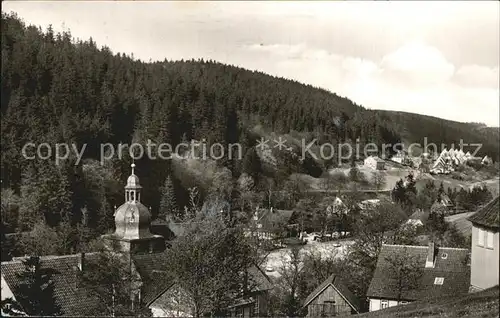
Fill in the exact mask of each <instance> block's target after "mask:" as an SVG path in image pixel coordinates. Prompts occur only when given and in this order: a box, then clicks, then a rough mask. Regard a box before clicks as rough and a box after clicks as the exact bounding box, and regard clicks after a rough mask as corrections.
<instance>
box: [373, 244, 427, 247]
mask: <svg viewBox="0 0 500 318" xmlns="http://www.w3.org/2000/svg"><path fill="white" fill-rule="evenodd" d="M382 246H397V247H416V248H429V246H427V245H403V244H382Z"/></svg>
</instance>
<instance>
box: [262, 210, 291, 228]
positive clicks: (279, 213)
mask: <svg viewBox="0 0 500 318" xmlns="http://www.w3.org/2000/svg"><path fill="white" fill-rule="evenodd" d="M258 212H259V220H258V221H257V223H259V224H262V228H261V230H264V231H273V230H275V229H276V228H278V227H280V226H286V225H287V224H288V222H289V221H290V219H291V217H292V215H293V210H278V209H259V210H258ZM254 222H255V221H254Z"/></svg>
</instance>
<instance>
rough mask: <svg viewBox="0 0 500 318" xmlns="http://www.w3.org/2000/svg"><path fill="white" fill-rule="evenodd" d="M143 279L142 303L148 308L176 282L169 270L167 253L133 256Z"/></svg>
mask: <svg viewBox="0 0 500 318" xmlns="http://www.w3.org/2000/svg"><path fill="white" fill-rule="evenodd" d="M132 260H133V262H134V265H135V267H136V269H137V271H138V272H139V275H140V276H141V279H142V283H143V284H142V290H141V301H142V303H144V304H145V305H146V306H148V305H149V304H151V303H152V302H153V301H155V300H156V299H157V298H158V297H159V296H160V295H161V294H162V293H163V292H164V291H165V290H167V289H168V288H170V287H171V286H172V285H173V284H174V282H173V279H172V277H171V275H170V274H169V273H168V268H167V265H166V264H167V252H166V251H164V252H162V253H153V254H135V255H132Z"/></svg>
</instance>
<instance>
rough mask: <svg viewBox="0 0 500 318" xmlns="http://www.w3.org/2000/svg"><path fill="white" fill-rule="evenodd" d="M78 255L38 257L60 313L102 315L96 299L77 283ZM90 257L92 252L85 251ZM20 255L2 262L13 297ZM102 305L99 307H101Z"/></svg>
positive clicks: (67, 314)
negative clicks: (46, 274)
mask: <svg viewBox="0 0 500 318" xmlns="http://www.w3.org/2000/svg"><path fill="white" fill-rule="evenodd" d="M79 257H80V254H76V255H64V256H42V257H40V263H41V269H42V270H46V271H47V272H50V274H51V280H52V281H53V282H54V298H55V302H56V304H58V305H59V306H60V307H61V311H62V314H63V315H64V316H79V317H83V316H99V315H101V314H102V310H100V309H99V308H100V306H102V305H103V304H102V302H101V301H100V299H98V298H96V297H95V296H93V295H92V293H91V292H90V291H89V290H88V289H87V288H85V287H83V286H82V285H81V284H78V279H79V278H78V272H79V269H78V263H79ZM85 257H86V258H92V254H86V256H85ZM23 260H24V258H17V259H15V260H12V261H8V262H2V276H3V277H4V279H5V281H6V282H7V284H8V285H9V288H10V289H11V290H12V292H13V293H14V296H16V292H15V289H16V288H17V286H19V284H20V279H19V277H18V276H17V274H19V273H22V272H23V271H24V269H25V267H24V264H23V262H22V261H23ZM21 306H22V304H21ZM101 308H102V307H101Z"/></svg>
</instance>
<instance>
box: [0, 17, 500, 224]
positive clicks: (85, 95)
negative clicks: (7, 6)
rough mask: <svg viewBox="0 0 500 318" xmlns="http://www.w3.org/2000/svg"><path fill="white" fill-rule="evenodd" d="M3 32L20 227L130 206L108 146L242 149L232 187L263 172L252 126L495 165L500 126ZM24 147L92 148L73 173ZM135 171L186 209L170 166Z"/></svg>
mask: <svg viewBox="0 0 500 318" xmlns="http://www.w3.org/2000/svg"><path fill="white" fill-rule="evenodd" d="M1 30H2V31H1V32H2V35H1V36H2V71H1V72H2V74H1V76H2V77H1V78H2V83H1V86H2V87H1V114H2V118H1V156H2V157H1V179H2V189H9V191H12V195H13V196H15V197H16V198H20V200H21V203H20V204H19V209H20V211H19V215H20V219H19V220H18V223H19V226H18V227H17V229H18V230H29V229H30V227H31V226H32V225H33V223H35V221H36V219H37V218H40V217H42V216H43V217H45V221H46V222H47V223H48V224H49V225H57V224H59V223H60V222H61V221H62V220H68V221H70V222H72V223H80V222H81V221H82V219H85V223H87V224H88V225H89V227H90V228H94V227H100V229H99V230H100V231H105V230H106V229H107V227H108V226H110V225H111V223H110V222H112V220H110V215H112V212H110V211H111V210H112V207H113V206H114V205H119V204H121V203H122V201H123V192H122V187H123V184H124V182H125V180H126V177H127V176H128V174H129V173H130V169H129V165H130V163H131V159H130V158H128V157H126V158H124V160H110V161H109V162H106V164H105V165H104V166H100V165H98V164H96V161H98V160H99V156H100V145H101V144H104V143H112V144H118V143H127V144H130V143H132V142H138V143H141V144H146V142H147V141H148V140H152V141H153V142H157V143H162V142H168V143H171V144H174V145H175V144H177V143H179V142H180V141H187V140H191V139H196V140H200V139H203V138H204V139H206V140H207V141H208V143H209V144H210V143H214V142H219V143H222V144H229V143H235V142H239V143H240V144H242V146H243V149H244V151H245V158H244V160H243V162H242V163H241V164H240V163H239V162H235V161H234V160H232V161H231V160H227V159H226V160H221V161H220V162H218V165H219V166H221V167H226V168H227V169H229V171H230V172H231V176H232V180H235V179H236V178H238V177H239V176H240V174H241V173H242V172H247V173H249V174H250V175H254V174H255V170H258V169H260V168H259V163H256V161H258V160H259V158H258V156H256V151H255V148H254V147H253V146H254V144H255V139H256V138H255V137H256V136H255V135H254V133H253V130H252V128H253V127H255V126H256V125H261V126H262V127H265V128H266V129H267V130H268V131H272V132H276V133H278V134H288V133H291V132H299V133H307V134H309V135H312V136H315V137H317V138H318V139H319V140H328V141H330V142H334V143H335V142H336V143H340V142H349V141H353V140H357V139H358V138H359V139H360V140H361V142H375V143H377V144H382V143H393V144H394V143H396V142H399V141H402V140H404V141H411V142H423V137H424V134H425V136H426V137H428V139H429V141H430V142H435V143H447V144H451V143H453V142H455V143H456V144H457V145H458V142H459V139H464V141H465V142H474V143H483V144H484V146H483V148H482V150H481V154H488V155H491V156H493V158H494V159H496V160H498V129H496V130H486V129H479V128H478V127H477V125H473V124H465V123H457V122H452V121H447V120H442V119H438V118H432V117H428V116H421V115H416V114H408V113H397V112H387V111H374V110H367V109H365V108H363V107H361V106H360V105H357V104H355V103H354V102H352V101H350V100H349V99H347V98H344V97H341V96H338V95H336V94H335V93H331V92H328V91H326V90H323V89H318V88H315V87H311V86H308V85H303V84H301V83H298V82H295V81H290V80H285V79H282V78H277V77H272V76H269V75H266V74H263V73H259V72H251V71H248V70H245V69H242V68H238V67H234V66H229V65H224V64H221V63H217V62H214V61H204V60H197V61H194V60H190V61H167V60H165V61H162V62H154V63H150V62H148V63H146V62H143V61H140V60H136V59H134V58H133V56H127V55H124V54H121V53H113V52H111V50H110V49H109V48H108V47H102V48H98V47H97V46H96V44H95V42H94V41H93V40H92V39H91V38H90V39H88V40H86V41H82V40H75V39H73V38H72V36H71V33H70V32H69V31H68V32H64V33H57V34H56V33H55V32H54V31H53V30H52V28H51V27H50V26H49V27H48V28H47V30H46V31H43V30H42V29H41V28H40V27H36V26H28V25H26V24H25V23H24V22H23V21H22V20H21V19H20V18H19V17H17V16H16V15H15V14H4V13H2V20H1ZM27 142H33V143H35V144H39V143H49V144H51V145H55V144H56V143H69V144H75V145H77V146H78V148H81V147H82V145H84V144H86V145H87V146H86V149H85V153H84V158H85V160H84V161H83V162H80V163H79V164H78V165H75V164H74V163H75V158H72V157H70V158H69V160H66V161H64V162H63V164H62V165H58V166H56V165H55V164H47V162H48V161H47V160H26V159H24V158H23V156H22V154H21V149H22V147H23V145H25V144H26V143H27ZM50 160H52V159H49V161H50ZM136 164H137V166H138V170H139V171H140V176H141V184H142V185H143V186H144V188H145V189H147V191H145V192H144V194H143V201H144V202H147V203H146V204H149V205H151V209H152V212H153V214H154V215H156V214H157V213H158V209H159V207H160V202H161V196H162V191H163V189H165V187H164V184H165V183H167V181H166V180H167V179H168V185H169V187H168V188H169V189H174V190H171V191H174V192H175V197H176V198H177V203H176V204H177V205H178V206H179V208H180V209H182V207H183V206H184V205H185V204H186V202H187V200H188V197H189V191H188V187H187V186H186V185H185V182H184V181H185V180H182V179H183V178H180V177H175V176H174V175H173V174H172V164H171V162H170V161H168V160H158V161H151V160H148V159H147V158H146V159H142V160H138V161H137V162H136ZM309 166H310V165H309ZM313 166H314V164H313ZM290 167H294V166H293V165H291V164H288V165H287V171H286V173H287V174H291V173H293V172H305V173H310V174H313V173H311V171H310V170H311V169H309V168H308V166H307V165H306V167H304V164H302V166H301V164H297V169H295V171H294V168H293V169H292V168H290ZM319 168H320V169H324V167H322V166H321V165H319ZM317 169H318V167H317V166H315V167H314V169H312V170H314V171H316V170H317ZM316 174H317V173H316ZM183 182H184V183H183ZM228 182H232V181H231V180H229V181H228ZM170 183H172V184H173V185H172V184H170ZM55 194H57V195H55ZM170 195H171V194H170ZM2 199H3V198H2ZM40 212H42V213H41V214H40ZM37 213H38V214H37ZM102 220H106V222H102Z"/></svg>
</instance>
